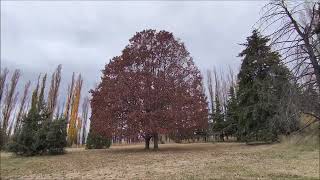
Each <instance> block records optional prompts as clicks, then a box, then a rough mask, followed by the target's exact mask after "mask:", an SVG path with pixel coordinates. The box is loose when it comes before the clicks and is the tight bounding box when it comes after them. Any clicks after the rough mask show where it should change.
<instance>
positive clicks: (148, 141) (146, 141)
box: [144, 136, 151, 149]
mask: <svg viewBox="0 0 320 180" xmlns="http://www.w3.org/2000/svg"><path fill="white" fill-rule="evenodd" d="M150 139H151V137H150V136H147V137H145V147H144V148H145V149H150Z"/></svg>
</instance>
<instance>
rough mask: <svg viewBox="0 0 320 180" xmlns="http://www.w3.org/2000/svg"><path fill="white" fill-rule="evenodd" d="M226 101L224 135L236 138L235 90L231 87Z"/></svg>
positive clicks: (236, 104)
mask: <svg viewBox="0 0 320 180" xmlns="http://www.w3.org/2000/svg"><path fill="white" fill-rule="evenodd" d="M228 96H229V98H228V101H227V108H226V112H225V113H226V121H225V135H226V136H227V137H228V136H237V131H238V128H237V127H238V112H237V107H238V103H237V98H236V89H235V87H233V86H231V87H230V89H229V93H228Z"/></svg>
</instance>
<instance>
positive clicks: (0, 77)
mask: <svg viewBox="0 0 320 180" xmlns="http://www.w3.org/2000/svg"><path fill="white" fill-rule="evenodd" d="M8 73H9V70H8V69H7V68H5V69H4V70H3V71H2V72H1V74H0V105H1V100H2V95H3V91H4V87H5V84H6V79H7V75H8Z"/></svg>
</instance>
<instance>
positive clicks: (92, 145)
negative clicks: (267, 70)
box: [86, 132, 111, 149]
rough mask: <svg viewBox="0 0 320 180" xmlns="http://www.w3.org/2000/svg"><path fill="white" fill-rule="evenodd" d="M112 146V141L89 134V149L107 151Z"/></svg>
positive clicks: (87, 146)
mask: <svg viewBox="0 0 320 180" xmlns="http://www.w3.org/2000/svg"><path fill="white" fill-rule="evenodd" d="M110 146H111V139H109V138H105V137H103V136H101V135H97V134H94V133H91V132H89V134H88V139H87V143H86V148H87V149H106V148H109V147H110Z"/></svg>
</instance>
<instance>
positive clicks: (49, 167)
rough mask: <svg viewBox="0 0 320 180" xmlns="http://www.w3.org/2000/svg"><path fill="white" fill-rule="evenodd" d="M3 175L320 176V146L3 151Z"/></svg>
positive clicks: (200, 145) (219, 145) (217, 145)
mask: <svg viewBox="0 0 320 180" xmlns="http://www.w3.org/2000/svg"><path fill="white" fill-rule="evenodd" d="M1 178H2V179H319V150H318V149H305V148H298V147H290V148H289V146H287V145H284V144H274V145H259V146H249V145H245V144H239V143H215V144H212V143H196V144H163V145H160V150H158V151H153V150H150V151H145V150H143V145H127V146H112V147H111V148H110V149H107V150H84V149H82V148H72V149H67V153H66V154H64V155H59V156H36V157H16V156H13V155H11V154H9V153H4V152H1Z"/></svg>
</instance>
